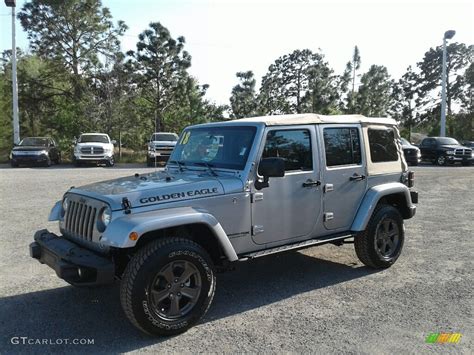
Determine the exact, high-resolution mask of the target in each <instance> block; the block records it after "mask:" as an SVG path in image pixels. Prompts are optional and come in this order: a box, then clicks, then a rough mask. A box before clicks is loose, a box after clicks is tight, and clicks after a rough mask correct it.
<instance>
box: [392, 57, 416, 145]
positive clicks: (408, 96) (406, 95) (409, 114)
mask: <svg viewBox="0 0 474 355" xmlns="http://www.w3.org/2000/svg"><path fill="white" fill-rule="evenodd" d="M418 81H419V76H418V74H417V73H415V72H414V71H413V68H412V67H411V66H409V67H408V68H407V71H406V72H405V74H403V76H402V77H401V78H400V79H399V80H398V81H393V82H392V90H391V94H390V95H391V104H392V105H391V107H390V114H391V116H392V117H393V118H395V119H397V120H398V121H399V122H401V124H402V125H403V128H405V129H406V131H407V132H406V133H407V134H406V135H407V138H408V140H411V132H412V129H413V127H414V125H415V124H417V123H419V118H420V111H419V110H418V109H417V108H418V106H419V101H420V96H419V93H418V86H417V85H418V84H417V83H418Z"/></svg>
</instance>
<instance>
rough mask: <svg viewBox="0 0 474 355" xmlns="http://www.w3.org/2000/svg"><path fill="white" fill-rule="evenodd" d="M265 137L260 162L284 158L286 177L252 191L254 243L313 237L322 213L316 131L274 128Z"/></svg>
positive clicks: (307, 127)
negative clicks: (267, 159)
mask: <svg viewBox="0 0 474 355" xmlns="http://www.w3.org/2000/svg"><path fill="white" fill-rule="evenodd" d="M265 136H266V139H265V141H264V146H263V147H262V149H261V152H262V153H261V158H270V157H279V158H283V159H284V160H285V176H284V177H281V178H270V181H269V187H267V188H263V189H261V190H256V189H255V187H253V189H254V190H253V194H252V239H253V241H254V242H255V243H256V244H270V243H276V242H279V241H283V240H287V239H293V238H304V237H305V236H310V235H311V233H312V231H313V229H314V227H315V225H316V223H317V222H318V220H319V218H320V212H321V188H320V186H319V185H318V184H317V182H318V181H319V180H320V173H319V160H318V159H317V158H316V157H317V156H318V155H317V147H318V144H317V142H316V132H315V128H314V126H292V127H291V128H284V127H275V128H269V129H268V130H267V131H266V135H265ZM256 170H258V169H256ZM260 178H261V177H260ZM311 182H312V183H311Z"/></svg>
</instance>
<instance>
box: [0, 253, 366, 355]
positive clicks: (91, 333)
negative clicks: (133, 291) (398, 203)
mask: <svg viewBox="0 0 474 355" xmlns="http://www.w3.org/2000/svg"><path fill="white" fill-rule="evenodd" d="M374 272H375V271H373V270H371V269H368V268H366V267H361V266H360V264H358V265H357V266H354V265H346V264H340V263H337V262H333V261H328V260H324V259H319V258H315V257H311V256H307V255H304V254H301V253H298V252H288V253H284V254H279V255H273V256H268V257H265V258H261V259H256V260H253V261H249V262H246V263H241V264H239V265H238V268H237V269H236V270H235V271H233V272H230V273H224V274H218V280H217V283H218V286H217V291H216V296H215V298H214V302H213V304H212V306H211V309H210V310H209V313H208V314H207V316H206V317H205V318H204V320H203V323H207V322H212V321H215V320H218V319H221V318H225V317H228V316H232V315H235V314H239V313H242V312H245V311H248V310H252V309H256V308H259V307H261V306H265V305H269V304H272V303H275V302H278V301H281V300H284V299H286V298H290V297H292V296H295V295H298V294H301V293H304V292H308V291H314V290H317V289H321V288H325V287H328V286H331V285H333V284H338V283H342V282H345V281H348V280H353V279H357V278H360V277H365V276H367V275H370V274H372V273H374ZM0 314H1V319H0V332H1V334H2V338H3V339H2V340H1V343H0V344H1V348H2V349H3V351H5V353H11V352H38V351H40V352H43V353H44V352H60V353H61V352H65V351H66V350H67V351H71V350H73V351H80V352H84V351H87V350H89V351H93V352H96V351H106V352H126V351H131V350H136V349H141V348H143V347H146V346H149V345H153V344H159V343H163V342H166V340H168V339H169V338H152V337H149V336H147V335H145V334H142V333H141V332H140V331H138V330H137V329H135V328H134V327H133V326H132V325H131V324H130V323H129V322H128V320H127V319H126V318H125V315H124V314H123V312H122V309H121V306H120V301H119V287H118V285H117V284H116V285H114V286H111V287H102V288H91V289H87V288H86V289H84V288H74V287H72V286H65V287H60V288H56V289H51V290H45V291H39V292H32V293H26V294H21V295H16V296H11V297H5V298H3V299H1V300H0ZM182 336H186V335H182ZM12 337H28V338H30V339H52V340H53V341H55V340H56V339H65V338H68V339H71V340H72V339H75V338H78V339H82V338H86V339H94V345H82V346H80V345H49V346H48V345H21V344H20V345H15V344H12V342H11V338H12Z"/></svg>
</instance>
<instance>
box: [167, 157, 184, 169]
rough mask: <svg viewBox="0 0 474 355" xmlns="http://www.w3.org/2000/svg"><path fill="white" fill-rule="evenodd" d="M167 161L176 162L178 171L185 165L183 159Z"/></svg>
mask: <svg viewBox="0 0 474 355" xmlns="http://www.w3.org/2000/svg"><path fill="white" fill-rule="evenodd" d="M168 163H172V164H176V165H177V166H178V169H179V171H180V172H183V168H184V167H185V166H186V164H185V163H184V161H180V160H169V161H168Z"/></svg>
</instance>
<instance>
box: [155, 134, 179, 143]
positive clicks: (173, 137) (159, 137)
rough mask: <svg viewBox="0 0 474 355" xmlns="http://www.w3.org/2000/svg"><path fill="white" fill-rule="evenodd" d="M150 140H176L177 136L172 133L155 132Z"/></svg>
mask: <svg viewBox="0 0 474 355" xmlns="http://www.w3.org/2000/svg"><path fill="white" fill-rule="evenodd" d="M151 140H152V141H154V142H156V141H171V142H176V141H177V140H178V136H177V135H176V134H173V133H155V134H154V135H152V136H151Z"/></svg>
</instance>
